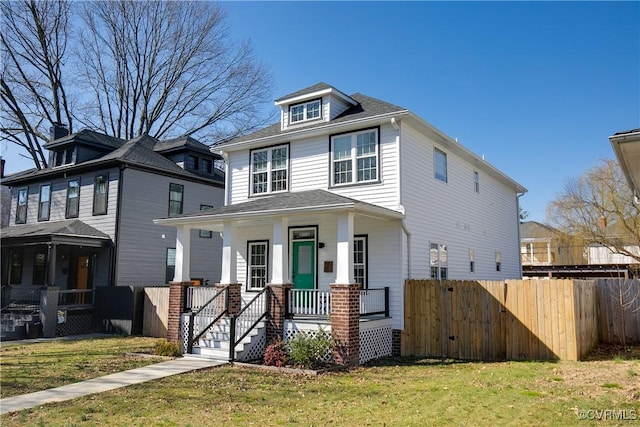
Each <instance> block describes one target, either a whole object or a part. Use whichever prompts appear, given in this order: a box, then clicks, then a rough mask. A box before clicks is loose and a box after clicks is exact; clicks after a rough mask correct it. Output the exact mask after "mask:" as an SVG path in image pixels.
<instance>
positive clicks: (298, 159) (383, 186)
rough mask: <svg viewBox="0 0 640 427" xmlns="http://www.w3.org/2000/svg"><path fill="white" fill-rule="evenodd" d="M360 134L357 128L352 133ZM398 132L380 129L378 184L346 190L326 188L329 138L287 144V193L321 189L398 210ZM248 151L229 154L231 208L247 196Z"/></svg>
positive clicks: (388, 128)
mask: <svg viewBox="0 0 640 427" xmlns="http://www.w3.org/2000/svg"><path fill="white" fill-rule="evenodd" d="M353 130H354V131H357V130H359V129H358V128H355V129H353ZM396 138H397V132H396V131H395V130H394V129H393V128H392V127H391V126H382V127H381V128H380V161H379V164H380V176H381V182H379V183H373V184H363V185H353V186H347V187H334V188H330V186H329V171H330V155H329V149H330V146H329V136H328V135H326V136H322V137H313V138H307V139H302V140H297V141H293V142H291V143H290V149H289V157H290V180H289V184H290V191H292V192H295V191H306V190H315V189H323V190H329V191H332V192H334V193H336V194H340V195H343V196H346V197H351V198H354V199H357V200H361V201H364V202H368V203H373V204H376V205H379V206H384V207H387V208H389V209H397V208H398V155H397V144H396ZM249 161H250V155H249V150H242V151H238V152H233V153H230V155H229V173H230V179H229V182H230V188H229V189H228V191H229V194H230V197H231V204H235V203H241V202H243V201H246V200H247V199H248V194H249Z"/></svg>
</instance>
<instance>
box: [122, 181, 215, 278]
mask: <svg viewBox="0 0 640 427" xmlns="http://www.w3.org/2000/svg"><path fill="white" fill-rule="evenodd" d="M123 174H124V175H123V182H124V185H123V203H122V215H121V216H120V224H119V228H120V242H119V245H118V267H117V280H116V284H117V285H144V284H158V283H165V272H166V251H167V248H175V246H176V229H175V227H166V226H160V225H155V224H154V223H153V219H155V218H163V217H167V216H168V213H169V184H170V183H175V184H181V185H184V202H183V203H184V205H183V212H184V213H189V212H197V211H199V210H200V205H201V204H205V205H210V206H213V207H220V206H222V203H223V198H224V190H223V189H221V188H218V187H214V186H212V185H206V184H200V183H195V182H191V181H185V180H181V179H177V178H172V177H168V176H162V175H158V174H152V173H148V172H144V171H140V170H136V169H125V171H124V172H123ZM221 248H222V241H221V239H220V235H219V234H218V233H213V237H212V238H210V239H209V238H200V237H199V230H192V231H191V277H192V278H202V279H204V280H207V279H208V280H209V281H210V283H211V284H214V283H216V282H218V281H219V280H220V266H221V262H222V249H221Z"/></svg>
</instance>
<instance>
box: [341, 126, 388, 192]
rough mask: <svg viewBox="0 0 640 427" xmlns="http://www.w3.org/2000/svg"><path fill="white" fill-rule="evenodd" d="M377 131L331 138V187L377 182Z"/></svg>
mask: <svg viewBox="0 0 640 427" xmlns="http://www.w3.org/2000/svg"><path fill="white" fill-rule="evenodd" d="M378 156H379V143H378V129H377V128H376V129H367V130H363V131H358V132H353V133H348V134H340V135H333V136H332V137H331V185H333V186H337V185H345V184H357V183H365V182H377V181H378V179H379V173H378Z"/></svg>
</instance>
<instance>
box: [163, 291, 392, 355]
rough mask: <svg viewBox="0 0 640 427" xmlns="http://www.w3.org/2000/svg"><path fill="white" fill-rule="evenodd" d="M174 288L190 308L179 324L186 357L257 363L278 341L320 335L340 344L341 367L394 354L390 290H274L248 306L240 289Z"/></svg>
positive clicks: (184, 309)
mask: <svg viewBox="0 0 640 427" xmlns="http://www.w3.org/2000/svg"><path fill="white" fill-rule="evenodd" d="M171 286H172V288H173V289H174V292H173V295H174V297H175V296H176V295H179V294H182V295H183V296H184V300H183V304H184V306H183V307H182V311H181V313H180V315H179V316H177V318H176V319H175V320H179V323H180V324H179V336H178V337H177V340H178V342H179V343H180V344H181V345H182V350H183V352H184V353H194V354H201V355H204V356H208V357H214V358H222V359H225V360H227V359H228V360H230V361H234V360H238V361H248V360H256V359H261V358H262V356H263V354H264V351H265V348H266V346H267V345H268V343H270V342H272V341H273V340H275V339H283V340H290V339H292V338H294V337H295V336H296V335H297V334H305V335H314V334H316V333H318V331H320V330H323V331H325V332H329V333H331V334H332V335H333V336H334V337H335V338H336V339H337V340H338V341H339V343H340V351H339V352H337V353H338V354H336V355H335V361H336V362H337V363H341V364H346V365H357V364H362V363H365V362H367V361H369V360H372V359H375V358H378V357H383V356H388V355H391V352H392V319H391V318H390V317H389V288H388V287H386V288H380V289H367V290H360V289H358V286H357V285H355V286H332V288H331V290H330V291H319V290H297V289H293V288H291V286H279V285H268V286H267V287H266V288H265V289H264V290H263V291H262V292H260V293H259V294H258V295H256V296H255V297H253V298H252V299H251V300H248V301H246V302H243V301H242V298H241V296H240V287H239V286H233V285H231V286H223V285H218V286H216V287H199V286H198V287H193V286H184V285H183V284H178V283H172V285H171ZM180 291H183V292H180ZM170 294H171V291H170ZM170 304H171V303H170ZM170 311H171V308H170ZM171 317H172V316H171V314H170V320H169V324H170V325H169V335H171V329H172V326H171V323H172V322H171ZM327 357H329V358H330V357H333V355H328V356H327Z"/></svg>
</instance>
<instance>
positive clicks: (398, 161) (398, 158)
mask: <svg viewBox="0 0 640 427" xmlns="http://www.w3.org/2000/svg"><path fill="white" fill-rule="evenodd" d="M391 126H393V128H394V129H395V130H396V131H397V132H398V135H397V136H396V164H397V165H398V193H397V197H398V206H399V208H400V210H401V212H402V213H403V214H404V213H405V209H404V206H403V205H402V168H400V165H401V148H400V134H401V132H400V121H399V120H396V118H395V117H392V118H391ZM402 231H403V232H404V234H405V236H407V279H411V277H412V276H411V231H409V228H408V227H407V224H406V222H405V220H404V219H403V220H402Z"/></svg>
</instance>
